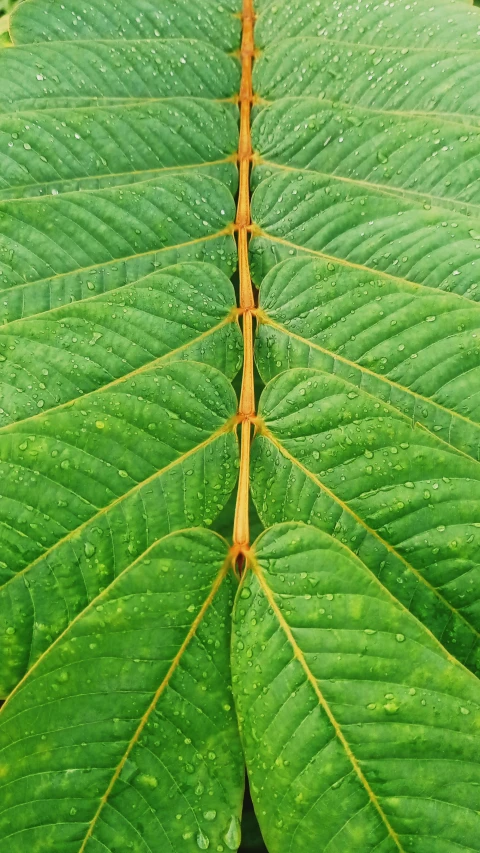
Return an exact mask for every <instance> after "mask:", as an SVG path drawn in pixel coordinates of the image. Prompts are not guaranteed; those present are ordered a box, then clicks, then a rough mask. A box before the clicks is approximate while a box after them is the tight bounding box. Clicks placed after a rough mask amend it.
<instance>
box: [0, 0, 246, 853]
mask: <svg viewBox="0 0 480 853" xmlns="http://www.w3.org/2000/svg"><path fill="white" fill-rule="evenodd" d="M45 5H46V7H47V8H45ZM49 6H50V4H42V3H41V2H40V0H38V2H37V0H33V2H28V3H25V4H23V5H21V6H19V7H18V9H17V11H16V12H15V13H14V14H13V16H12V19H11V27H10V31H11V35H12V38H13V42H14V44H13V46H12V47H9V48H8V50H4V51H2V52H0V79H1V81H2V82H1V84H0V85H1V91H2V96H1V99H2V103H1V107H0V109H1V111H2V115H1V116H0V163H1V166H2V169H1V172H2V177H1V179H0V271H1V273H0V287H1V290H2V299H1V305H2V310H1V315H2V320H3V325H1V327H0V387H1V389H2V410H1V412H0V467H1V471H2V487H1V489H0V544H1V554H0V560H1V562H0V645H1V660H2V664H1V667H0V695H1V696H2V697H7V696H8V699H7V701H6V703H5V704H4V707H3V708H2V712H1V718H0V767H1V770H0V786H1V796H0V799H1V803H2V805H1V808H0V838H1V839H2V841H1V842H0V846H2V842H3V843H5V844H7V846H8V847H9V849H10V850H12V851H13V850H18V851H20V850H24V849H25V846H26V845H27V846H32V848H37V849H40V848H41V849H43V850H47V849H48V850H49V851H52V852H53V851H54V850H55V851H58V852H59V853H60V851H61V853H68V851H71V853H79V851H80V850H81V851H92V853H93V851H100V850H105V849H107V848H108V850H110V851H111V853H114V851H118V853H120V851H123V850H125V849H129V850H130V849H132V850H133V849H136V850H138V851H142V853H144V851H147V850H153V849H154V848H155V847H157V848H158V845H159V844H160V846H161V848H162V850H171V851H177V850H178V849H179V848H180V847H181V848H182V850H185V851H187V850H192V851H193V850H197V851H198V849H199V848H200V849H207V847H208V846H211V847H212V848H213V849H218V848H219V847H220V846H222V849H223V847H225V845H226V846H227V847H229V849H232V850H235V849H237V847H238V845H239V842H240V837H239V820H240V809H241V801H242V795H243V761H242V757H241V753H240V748H239V739H238V731H237V726H236V721H235V716H234V710H233V700H232V696H231V676H230V662H229V647H228V638H229V633H230V611H231V606H232V595H233V591H234V587H235V581H234V578H233V574H232V572H231V571H230V557H229V556H228V546H227V544H226V543H225V541H224V540H222V539H220V538H219V537H218V536H217V535H216V534H214V533H213V532H208V531H207V530H204V529H202V528H205V527H208V526H211V525H212V524H213V523H214V521H215V519H216V517H217V516H218V515H219V514H220V513H221V512H222V511H223V510H224V508H225V506H226V505H227V504H228V502H229V498H230V495H231V492H232V489H233V488H234V486H235V482H236V478H237V468H238V450H237V439H236V435H235V425H236V410H237V400H236V395H235V393H234V390H233V388H232V385H231V380H232V379H233V378H234V376H235V374H236V373H237V371H238V369H239V367H240V364H241V358H242V352H241V333H240V329H239V326H238V322H237V315H238V310H237V308H236V305H235V291H234V288H233V286H232V284H231V282H230V281H229V279H228V276H229V275H231V274H232V273H233V272H234V270H235V267H236V247H235V242H234V239H233V230H234V224H233V223H234V219H235V203H234V200H233V198H232V193H234V192H235V191H236V188H237V175H236V166H235V160H236V150H237V147H238V126H237V114H238V110H237V107H236V105H235V104H234V103H233V96H234V95H235V93H236V91H237V90H238V80H239V68H238V62H237V60H236V59H234V58H233V57H231V56H229V55H227V53H226V51H227V50H228V51H233V50H234V48H235V46H236V40H238V30H239V23H240V22H239V20H238V17H236V16H235V15H234V14H233V11H232V10H231V9H229V8H228V7H225V9H224V13H223V14H220V13H219V12H218V10H216V11H215V27H214V26H213V18H212V15H211V11H212V10H210V11H208V9H206V12H208V14H206V16H202V15H200V17H198V16H197V17H196V18H194V17H193V16H192V15H191V14H190V12H191V5H190V7H189V6H188V4H186V5H185V8H184V11H183V15H180V16H178V19H177V24H178V25H177V26H173V27H170V24H171V23H172V20H171V17H169V15H170V12H171V9H170V10H169V8H167V7H165V6H163V8H162V12H157V10H156V9H155V8H154V7H150V9H149V10H148V9H147V7H146V6H145V4H140V5H139V6H138V7H137V8H136V9H135V8H133V7H132V6H131V4H127V3H119V4H117V5H116V6H115V8H114V7H113V6H112V4H108V5H106V4H103V5H102V4H98V8H97V9H95V8H94V7H93V6H91V5H89V7H88V9H86V10H85V11H79V12H78V13H77V12H75V15H74V16H73V17H72V7H71V5H70V4H67V6H61V5H60V4H57V3H55V4H54V6H50V8H49ZM177 11H178V9H177ZM45 12H48V22H47V16H45ZM130 15H131V16H132V25H131V27H130V29H129V28H128V26H123V23H121V22H125V21H126V19H127V18H128V16H130ZM17 16H18V17H17ZM128 19H129V18H128ZM67 21H68V22H69V23H70V26H71V27H75V28H77V25H78V23H80V28H79V29H78V30H77V29H75V32H77V35H79V36H80V35H81V36H82V38H81V40H80V39H79V41H78V43H76V44H72V40H71V34H69V33H68V32H67V28H66V23H67ZM82 21H83V22H84V23H85V27H84V28H83V25H82V23H81V22H82ZM139 22H140V25H139V26H137V24H138V23H139ZM182 22H183V24H182ZM50 23H51V24H52V28H51V29H49V24H50ZM73 38H75V36H74V37H73ZM199 39H202V40H199ZM205 39H207V40H205ZM29 42H33V43H29ZM12 732H14V733H15V734H14V735H13V738H12ZM32 738H33V740H32ZM13 741H15V746H14V749H13V751H12V746H13V745H14V744H13ZM33 742H35V745H33Z"/></svg>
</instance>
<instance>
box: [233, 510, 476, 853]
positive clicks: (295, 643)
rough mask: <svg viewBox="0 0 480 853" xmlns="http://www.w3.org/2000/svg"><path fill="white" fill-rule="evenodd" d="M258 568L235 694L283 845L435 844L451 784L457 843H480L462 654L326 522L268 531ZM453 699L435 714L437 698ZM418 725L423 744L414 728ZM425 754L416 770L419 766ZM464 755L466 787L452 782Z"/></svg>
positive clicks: (267, 815) (247, 604)
mask: <svg viewBox="0 0 480 853" xmlns="http://www.w3.org/2000/svg"><path fill="white" fill-rule="evenodd" d="M251 568H252V571H251V572H249V573H248V576H247V578H246V580H245V581H244V586H243V591H241V592H240V594H239V596H238V597H237V601H236V615H235V641H234V645H233V666H234V673H235V676H237V678H235V677H234V689H235V694H236V702H237V706H238V709H239V713H240V715H241V716H240V719H241V726H242V730H243V740H244V746H245V748H246V752H247V763H248V766H249V773H250V777H251V782H252V785H253V791H254V797H255V801H256V806H257V813H258V815H259V819H260V822H261V824H262V830H263V832H264V834H265V837H266V839H267V844H268V845H269V848H270V849H272V850H278V851H282V850H286V849H288V845H289V844H290V843H291V842H292V840H293V842H294V843H296V844H298V845H299V846H301V849H302V850H306V851H309V850H315V849H318V847H319V845H321V849H325V850H329V853H333V851H335V853H337V851H339V850H342V849H353V848H355V849H358V850H359V851H360V850H362V851H363V850H365V851H367V850H372V849H375V848H377V849H380V850H382V851H383V850H385V851H393V850H401V851H406V850H409V849H412V845H415V849H418V850H419V851H422V853H423V851H426V850H428V849H431V847H430V846H429V845H430V843H431V842H430V841H429V839H431V838H432V836H433V838H434V839H435V840H434V843H436V835H437V830H438V823H437V821H438V820H439V819H438V816H437V814H436V813H435V811H434V810H433V809H432V810H431V809H430V804H429V803H430V798H431V797H433V796H435V795H434V790H435V788H436V787H437V786H438V788H437V791H436V793H437V795H438V796H440V799H443V800H444V801H445V800H447V799H450V800H451V801H452V808H451V809H449V810H448V819H449V827H450V829H449V831H448V832H446V835H445V838H448V839H449V841H447V847H445V849H448V843H451V844H452V849H453V845H455V844H456V843H460V844H462V843H463V844H465V845H466V847H467V849H470V850H475V849H476V846H477V841H476V836H475V830H474V824H475V821H476V820H477V817H476V815H475V808H476V806H475V802H478V794H477V791H476V787H475V785H474V784H473V785H472V784H471V782H472V781H473V780H474V779H475V774H477V773H478V767H475V768H474V767H473V765H471V764H470V758H471V745H472V744H473V741H472V740H470V736H472V737H475V735H474V731H475V725H474V723H473V720H472V719H471V717H470V713H478V682H477V681H476V679H474V678H473V677H472V676H471V674H470V673H468V672H466V671H465V670H464V669H463V668H462V667H461V666H459V665H458V663H457V662H455V663H452V662H451V660H449V659H448V657H447V656H446V655H445V651H444V649H443V648H442V646H441V645H440V644H439V643H438V642H437V641H436V640H435V639H434V638H433V637H432V635H430V634H429V633H428V632H426V631H425V629H424V627H423V626H421V625H420V624H419V623H418V622H417V621H416V620H415V619H413V617H412V616H411V615H410V614H409V613H408V611H407V610H406V609H404V608H401V607H399V605H398V603H397V602H396V601H395V598H394V597H393V596H389V595H388V593H386V592H385V590H384V589H383V588H382V586H381V584H380V583H379V582H378V581H377V580H376V579H375V580H373V578H372V576H371V575H369V573H368V571H367V570H366V569H365V566H364V565H362V563H361V562H360V561H357V558H355V557H353V556H352V555H351V554H350V553H349V551H347V549H345V548H344V546H342V545H340V544H339V543H336V542H335V541H334V540H332V538H331V537H330V536H325V535H324V534H321V533H320V532H319V531H317V530H315V529H314V528H312V527H308V528H305V527H304V526H303V525H301V524H298V523H288V524H282V525H277V526H275V527H273V528H270V529H268V530H267V531H266V532H265V533H264V534H263V535H262V536H261V537H260V538H259V540H258V541H257V543H256V545H255V549H254V553H253V554H252V566H251ZM318 597H320V599H321V604H322V608H319V606H318V605H319V601H318ZM367 602H368V603H367ZM387 614H388V615H387ZM252 617H255V618H254V621H253V624H252ZM329 617H331V620H330V622H328V621H327V620H328V618H329ZM366 628H367V629H368V630H365V629H366ZM377 634H380V635H381V636H377ZM409 642H411V646H410V648H408V644H409ZM245 650H246V653H245ZM424 657H428V659H429V665H428V667H429V668H428V673H429V674H428V676H427V669H426V668H425V667H424V665H423V660H422V658H424ZM247 658H248V659H250V661H253V663H254V668H253V669H252V668H250V667H249V666H248V665H247ZM255 665H256V666H255ZM446 671H448V673H449V676H448V679H446V678H445V675H444V673H445V672H446ZM433 673H435V675H433ZM237 685H238V686H237ZM446 685H447V686H446ZM445 687H446V694H445ZM436 690H439V691H440V692H439V694H438V703H439V704H438V703H437V704H435V698H434V696H435V691H436ZM385 691H387V693H388V697H385V696H384V693H385ZM446 696H448V698H446ZM460 696H462V697H463V698H462V699H460ZM423 702H425V704H423ZM444 703H445V710H444V711H443V712H442V711H438V713H437V715H435V712H434V711H433V707H432V705H433V706H434V707H436V708H437V709H439V708H440V707H441V706H442V705H443V704H444ZM463 703H465V704H463ZM367 704H368V706H369V707H367ZM447 705H448V709H449V710H448V711H447V708H446V706H447ZM467 705H468V707H466V706H467ZM460 707H465V710H466V711H467V713H463V712H462V711H461V710H460ZM319 708H322V710H319ZM454 709H455V712H454V713H455V715H454V717H452V714H453V711H454ZM443 714H445V716H443ZM397 715H398V716H397ZM442 723H443V724H445V725H447V728H449V735H450V738H451V740H450V742H449V745H448V746H447V747H446V748H445V749H444V750H443V754H442V758H441V759H439V760H438V763H436V765H435V767H436V774H437V776H435V774H432V773H431V770H430V767H431V764H430V761H431V760H432V759H433V760H434V761H435V760H436V758H437V756H438V740H439V738H443V737H444V734H443V729H442ZM436 725H438V726H439V730H438V732H435V726H436ZM450 725H451V726H452V731H450ZM416 726H419V727H421V731H422V735H421V740H420V739H417V738H415V737H413V732H412V731H411V730H412V729H413V730H414V729H415V727H416ZM467 732H469V735H467V736H466V737H465V735H466V733H467ZM464 733H465V734H464ZM420 742H421V743H422V746H423V748H422V747H420ZM350 753H351V754H352V757H353V758H354V761H352V758H351V757H350ZM412 759H413V760H415V774H411V773H410V772H409V770H408V769H407V768H409V767H410V762H411V760H412ZM452 760H453V762H454V763H455V762H457V763H458V766H457V764H456V765H455V766H456V770H455V774H456V778H457V779H458V778H460V779H464V781H465V785H464V788H463V789H462V786H461V784H459V786H458V789H455V783H452V784H450V782H449V781H448V774H449V773H451V772H452V769H451V768H452V765H451V764H450V761H452ZM389 761H391V762H392V768H393V767H395V772H394V774H393V775H392V773H390V774H388V770H387V763H388V762H389ZM384 765H385V767H384ZM349 766H350V770H349V769H348V767H349ZM352 768H353V771H354V772H353V773H352ZM440 768H441V769H440ZM265 771H268V772H265ZM440 774H441V778H439V775H440ZM443 774H445V775H443ZM472 774H473V775H472ZM363 779H364V781H363ZM442 785H444V786H446V787H447V788H448V795H446V796H444V797H442V794H440V791H442ZM409 789H410V790H409ZM369 791H371V793H372V795H373V797H374V798H375V800H376V804H374V802H373V800H372V798H371V797H370V796H369ZM426 791H428V793H426ZM467 792H468V793H467ZM442 793H443V792H442ZM409 794H411V795H412V796H411V800H410V802H406V803H405V802H404V799H405V797H408V796H409ZM275 800H276V801H277V803H278V805H277V803H275V805H274V806H273V808H272V802H274V801H275ZM267 803H268V809H265V806H266V804H267ZM377 807H378V808H377ZM379 809H380V812H381V814H380V812H379ZM468 809H471V811H470V812H469V813H468ZM409 812H410V813H409ZM420 826H421V827H422V830H423V832H422V833H421V834H420V833H418V834H417V832H416V831H415V830H416V829H417V828H419V827H420ZM443 828H444V824H443V823H442V829H443Z"/></svg>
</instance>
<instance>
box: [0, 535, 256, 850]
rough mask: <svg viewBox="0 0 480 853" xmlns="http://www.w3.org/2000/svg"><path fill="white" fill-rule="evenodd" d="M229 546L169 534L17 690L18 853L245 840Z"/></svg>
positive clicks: (5, 750) (14, 800)
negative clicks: (231, 654) (233, 689)
mask: <svg viewBox="0 0 480 853" xmlns="http://www.w3.org/2000/svg"><path fill="white" fill-rule="evenodd" d="M227 554H228V552H227V546H226V543H225V542H223V540H221V539H220V537H217V536H216V535H215V534H214V533H212V532H208V531H202V530H184V531H181V532H177V533H174V534H171V535H167V536H164V537H159V538H158V539H157V541H155V542H154V543H153V544H152V545H151V546H150V547H148V548H147V549H145V550H144V551H143V553H142V554H141V555H140V556H139V557H138V558H137V559H136V560H134V561H132V562H131V563H130V564H129V565H127V566H126V567H125V568H124V569H123V571H122V572H120V573H119V574H118V575H117V577H116V578H115V579H114V580H113V581H112V582H111V583H110V584H109V585H108V586H106V587H105V589H104V590H103V591H102V592H100V593H98V594H97V595H96V596H95V597H94V598H93V599H92V601H91V602H90V604H89V606H88V607H87V608H86V609H85V610H83V611H82V613H80V614H79V616H78V617H77V618H76V619H75V620H74V621H73V622H72V623H71V624H70V626H69V627H68V628H67V629H66V630H65V631H64V632H63V634H62V635H61V636H60V637H59V638H58V639H57V641H56V642H55V643H54V644H53V645H52V646H51V647H50V649H49V650H48V651H47V652H46V653H45V654H44V655H43V656H42V658H40V659H39V660H38V662H37V664H36V665H35V666H34V667H32V669H31V671H30V673H29V675H28V676H27V678H26V679H25V680H24V681H23V682H22V683H21V684H20V685H19V686H18V688H17V689H16V690H15V691H14V693H13V694H12V695H11V697H10V698H9V700H8V701H7V703H6V705H5V707H4V709H3V710H2V717H1V724H0V745H1V750H2V759H1V760H2V764H1V768H2V770H1V773H0V776H1V777H2V809H1V813H0V837H1V838H2V840H3V843H6V844H8V848H9V850H11V851H15V853H17V851H18V853H20V851H24V850H25V849H26V847H32V848H33V849H39V850H40V849H43V850H47V849H48V850H61V851H62V853H70V851H71V853H74V851H75V853H77V851H79V850H81V851H88V853H90V851H91V853H94V851H95V853H97V851H101V850H105V849H107V850H111V851H120V850H122V849H123V850H125V849H130V848H131V849H136V850H142V851H147V850H153V849H160V846H161V849H162V850H168V851H172V853H176V851H177V850H179V849H182V850H185V851H196V850H198V848H199V847H200V848H202V845H203V849H206V848H207V847H208V846H209V843H211V844H213V845H214V849H215V847H216V846H217V844H219V843H221V842H222V841H223V839H224V836H227V838H232V837H233V835H234V834H235V833H236V835H237V836H238V829H237V827H238V826H239V806H240V803H241V793H242V788H243V778H242V762H241V756H240V754H239V749H238V746H237V738H236V731H235V729H236V723H235V719H234V716H233V710H232V701H231V694H230V690H229V684H230V674H229V660H228V636H229V631H230V625H229V615H230V607H231V597H232V588H233V580H232V575H231V573H230V572H229V567H228V559H227ZM207 684H208V688H207ZM112 709H114V711H113V714H112ZM236 846H237V845H236V844H235V846H233V845H231V847H232V848H233V849H236Z"/></svg>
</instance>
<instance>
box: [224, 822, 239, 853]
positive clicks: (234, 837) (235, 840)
mask: <svg viewBox="0 0 480 853" xmlns="http://www.w3.org/2000/svg"><path fill="white" fill-rule="evenodd" d="M241 837H242V835H241V831H240V821H239V820H238V818H236V817H235V815H232V818H231V820H230V824H229V827H228V829H227V831H226V833H225V835H224V836H223V840H224V841H225V844H226V845H227V847H228V849H229V850H237V849H238V848H239V847H240V841H241Z"/></svg>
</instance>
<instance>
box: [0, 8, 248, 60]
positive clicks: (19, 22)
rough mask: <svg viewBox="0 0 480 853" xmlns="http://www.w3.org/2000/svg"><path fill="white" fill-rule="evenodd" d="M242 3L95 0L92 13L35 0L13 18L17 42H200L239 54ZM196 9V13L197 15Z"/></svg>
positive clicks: (14, 34) (13, 30)
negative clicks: (107, 40) (95, 40)
mask: <svg viewBox="0 0 480 853" xmlns="http://www.w3.org/2000/svg"><path fill="white" fill-rule="evenodd" d="M239 8H240V7H239V3H238V2H237V0H223V2H222V6H221V8H219V7H218V6H215V5H214V4H212V3H209V2H208V0H196V3H195V7H194V8H193V7H192V4H191V2H189V0H162V3H161V4H160V3H152V2H150V0H147V1H146V2H145V0H131V2H129V3H128V4H127V3H122V2H120V3H118V2H117V3H109V2H107V0H90V2H89V4H88V11H87V10H83V9H82V10H79V12H78V13H77V12H74V11H73V10H72V8H71V7H70V6H69V5H67V4H65V5H59V4H58V3H57V0H35V3H34V4H33V5H32V3H31V2H29V5H27V6H25V5H22V6H20V7H19V9H18V11H17V12H16V14H15V16H14V17H13V19H12V35H13V37H14V40H15V43H16V44H28V43H30V42H43V41H52V40H53V41H77V40H78V41H84V40H88V41H90V40H91V39H112V40H116V39H119V38H123V39H128V40H131V39H138V38H142V39H153V38H157V39H158V38H168V39H171V38H196V39H201V40H202V41H205V42H208V43H210V44H213V45H216V46H218V47H220V48H222V49H223V50H225V51H233V50H235V49H236V48H237V47H238V43H239V41H240V31H241V24H240V16H239V15H238V14H235V13H238V11H239ZM193 11H195V14H193ZM229 13H230V14H229Z"/></svg>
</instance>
